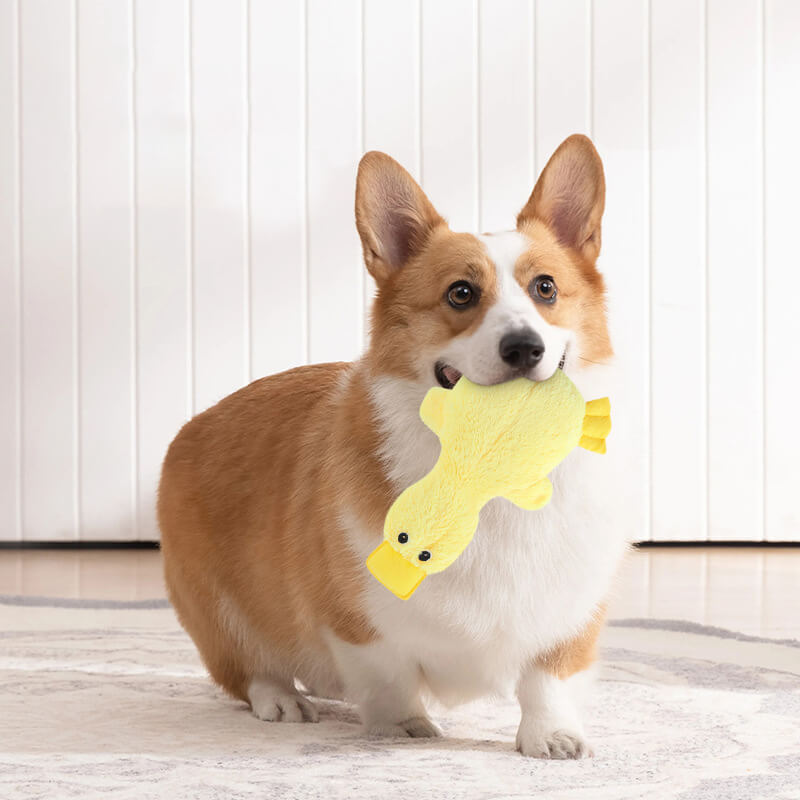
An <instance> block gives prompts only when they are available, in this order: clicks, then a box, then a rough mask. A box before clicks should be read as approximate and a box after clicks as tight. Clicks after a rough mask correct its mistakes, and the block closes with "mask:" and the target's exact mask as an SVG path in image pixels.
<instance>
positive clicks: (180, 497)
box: [158, 363, 392, 699]
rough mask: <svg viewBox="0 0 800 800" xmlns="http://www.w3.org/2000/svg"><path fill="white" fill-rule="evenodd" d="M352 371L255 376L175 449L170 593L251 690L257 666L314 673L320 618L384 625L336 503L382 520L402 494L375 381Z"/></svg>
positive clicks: (169, 486) (206, 643)
mask: <svg viewBox="0 0 800 800" xmlns="http://www.w3.org/2000/svg"><path fill="white" fill-rule="evenodd" d="M351 370H353V367H352V365H349V364H344V363H337V364H319V365H315V366H309V367H300V368H298V369H294V370H290V371H288V372H284V373H281V374H279V375H274V376H271V377H268V378H263V379H261V380H258V381H255V382H254V383H252V384H250V385H249V386H247V387H245V388H244V389H241V390H240V391H238V392H236V393H234V394H232V395H230V396H229V397H226V398H225V399H224V400H222V401H220V402H219V403H218V404H217V405H215V406H213V407H212V408H210V409H208V410H207V411H205V412H203V413H202V414H199V415H198V416H197V417H195V418H194V419H193V420H191V421H190V422H188V423H187V424H186V425H185V426H184V427H183V429H182V430H181V431H180V433H179V434H178V436H177V437H176V438H175V440H174V441H173V443H172V445H171V446H170V448H169V451H168V452H167V456H166V458H165V460H164V466H163V471H162V478H161V485H160V489H159V501H158V517H159V524H160V527H161V531H162V545H161V546H162V549H163V552H164V565H165V576H166V581H167V586H168V589H169V593H170V598H171V600H172V602H173V605H174V606H175V608H176V610H177V612H178V615H179V616H180V619H181V622H182V623H183V625H184V626H185V627H186V629H187V630H188V632H189V633H190V634H191V635H192V637H193V638H194V640H195V642H196V643H197V645H198V648H199V649H200V652H201V655H202V656H203V658H204V660H205V662H206V665H207V666H208V669H209V671H210V672H211V674H212V676H213V677H214V679H215V680H216V681H217V682H219V683H220V684H221V685H222V686H223V687H224V688H225V689H227V690H228V691H229V692H231V693H232V694H233V695H235V696H237V697H241V698H242V699H247V696H246V692H247V686H248V685H249V682H250V680H251V679H252V678H253V677H256V676H259V675H264V674H265V673H266V674H269V675H272V676H276V677H282V678H284V679H285V680H287V681H291V679H292V678H293V677H294V675H295V674H296V673H297V672H298V671H302V664H301V663H300V657H299V653H300V652H304V653H308V652H314V651H316V650H319V651H322V650H323V647H322V643H321V642H319V641H318V640H317V637H318V636H319V632H318V631H319V629H320V626H326V627H328V628H329V629H331V630H332V631H334V632H335V633H336V634H337V636H339V637H340V638H342V639H344V640H345V641H350V642H354V643H362V642H366V641H369V639H370V638H371V636H372V632H371V629H370V626H369V623H368V622H367V620H366V619H365V617H364V616H363V614H362V613H361V611H360V610H359V605H358V602H357V600H358V596H359V594H360V590H361V579H360V578H359V577H358V571H357V564H356V563H355V557H354V556H353V554H352V553H351V552H350V551H349V550H348V549H347V548H346V546H345V543H344V536H343V533H342V531H341V528H340V525H339V521H338V519H337V511H336V509H337V507H339V503H340V502H341V501H342V500H343V499H345V498H346V501H347V503H346V504H347V506H348V507H349V508H352V509H359V510H360V513H361V514H362V515H363V517H364V518H365V520H367V521H376V520H377V521H378V525H377V526H376V527H375V530H376V531H380V519H381V517H382V515H383V514H385V512H386V510H387V509H388V506H389V503H390V502H391V499H392V498H391V494H390V491H389V488H388V486H387V485H386V483H385V480H384V478H383V475H382V472H381V471H380V469H379V465H378V463H377V460H376V458H377V457H376V455H375V453H376V451H377V440H376V439H375V437H376V434H375V431H374V428H373V426H372V420H371V417H370V415H369V413H368V412H367V409H368V407H369V403H368V401H367V399H366V396H365V389H364V387H363V385H362V382H361V380H360V379H359V377H358V375H353V376H352V379H351V380H350V381H349V382H348V386H347V387H346V389H340V388H339V384H340V382H342V380H343V378H344V377H345V376H346V374H347V373H348V372H349V371H351ZM362 393H363V394H362ZM359 395H361V396H359ZM332 461H333V462H335V463H336V464H337V465H338V469H337V470H336V472H337V475H338V476H339V478H340V482H339V483H338V484H337V485H336V486H335V487H334V486H331V485H330V483H329V482H326V477H327V475H328V471H327V470H326V469H325V466H326V465H329V464H330V463H331V462H332ZM285 486H292V487H294V494H293V495H292V496H289V497H287V496H283V495H281V494H280V493H279V492H278V491H277V488H278V487H285ZM366 488H369V491H360V489H361V490H363V489H366ZM334 492H335V495H334ZM365 499H369V500H370V501H371V502H370V504H369V505H366V506H365V504H364V503H365ZM301 527H302V530H300V528H301ZM321 658H323V660H324V657H323V656H321Z"/></svg>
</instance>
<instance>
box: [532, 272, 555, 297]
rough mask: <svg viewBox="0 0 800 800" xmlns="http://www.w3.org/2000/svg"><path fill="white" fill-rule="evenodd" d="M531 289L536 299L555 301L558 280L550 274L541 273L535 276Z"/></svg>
mask: <svg viewBox="0 0 800 800" xmlns="http://www.w3.org/2000/svg"><path fill="white" fill-rule="evenodd" d="M529 291H530V294H531V296H532V297H533V299H534V300H539V301H541V302H542V303H554V302H555V299H556V295H557V294H558V289H556V282H555V281H554V280H553V279H552V278H551V277H550V276H549V275H539V276H538V277H537V278H534V279H533V280H532V281H531V285H530V289H529Z"/></svg>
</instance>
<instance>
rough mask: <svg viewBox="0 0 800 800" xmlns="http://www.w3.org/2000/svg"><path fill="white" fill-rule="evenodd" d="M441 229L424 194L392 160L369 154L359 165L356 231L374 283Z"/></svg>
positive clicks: (395, 268)
mask: <svg viewBox="0 0 800 800" xmlns="http://www.w3.org/2000/svg"><path fill="white" fill-rule="evenodd" d="M444 224H445V222H444V220H443V219H442V218H441V217H440V216H439V215H438V214H437V213H436V209H435V208H434V207H433V206H432V205H431V202H430V200H428V198H427V197H426V196H425V192H423V191H422V189H420V187H419V185H418V184H417V182H416V181H415V180H414V179H413V178H412V177H411V176H410V175H409V174H408V173H407V172H406V171H405V170H404V169H403V168H402V167H401V166H400V165H399V164H398V163H397V162H396V161H395V160H394V159H393V158H390V157H389V156H387V155H386V154H385V153H380V152H378V151H377V150H373V151H371V152H369V153H367V154H366V155H365V156H364V157H363V158H362V159H361V163H360V164H359V165H358V178H357V180H356V227H357V228H358V235H359V236H360V237H361V244H362V246H363V248H364V262H365V264H366V265H367V269H368V270H369V273H370V275H372V277H373V278H375V280H376V281H378V283H381V282H382V281H383V280H385V279H386V278H387V277H388V276H389V275H390V274H391V273H392V272H393V271H394V270H397V269H399V268H400V267H402V266H403V265H404V264H405V263H406V262H407V261H408V260H409V259H410V258H411V257H412V256H414V255H416V254H417V253H418V252H419V251H420V250H421V249H422V248H423V247H424V246H425V243H426V242H427V240H428V238H429V237H430V235H431V233H432V232H433V230H434V229H435V228H436V227H437V226H439V225H444Z"/></svg>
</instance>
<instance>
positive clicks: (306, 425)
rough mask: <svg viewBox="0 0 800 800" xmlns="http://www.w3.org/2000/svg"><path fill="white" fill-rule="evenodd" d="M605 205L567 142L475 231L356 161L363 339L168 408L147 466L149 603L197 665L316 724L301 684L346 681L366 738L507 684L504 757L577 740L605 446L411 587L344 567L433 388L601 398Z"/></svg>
mask: <svg viewBox="0 0 800 800" xmlns="http://www.w3.org/2000/svg"><path fill="white" fill-rule="evenodd" d="M604 203H605V179H604V175H603V166H602V162H601V160H600V157H599V156H598V154H597V152H596V150H595V148H594V146H593V145H592V143H591V141H590V140H589V139H587V138H586V137H584V136H580V135H574V136H571V137H569V138H568V139H566V140H565V141H564V142H563V143H562V144H561V145H560V146H559V147H558V149H557V150H556V151H555V153H554V154H553V156H552V157H551V159H550V161H549V162H548V163H547V165H546V167H545V168H544V170H543V171H542V173H541V175H540V177H539V179H538V181H537V182H536V185H535V187H534V189H533V192H532V194H531V195H530V198H529V199H528V200H527V202H526V203H525V205H524V207H523V208H522V210H521V211H520V212H519V215H518V217H517V221H516V229H515V230H512V231H503V232H500V233H493V234H481V235H477V234H471V233H457V232H454V231H452V230H451V229H450V228H449V227H448V225H447V223H446V222H445V220H444V219H443V218H442V217H441V216H440V215H439V213H438V212H437V211H436V209H435V208H434V207H433V205H432V204H431V202H430V201H429V200H428V198H427V197H426V195H425V194H424V193H423V191H422V189H421V188H420V187H419V185H418V184H417V183H416V182H415V181H414V179H413V178H412V177H411V176H410V175H409V174H408V173H407V172H406V171H405V170H404V169H403V168H402V167H401V166H400V165H399V164H398V163H397V162H395V161H394V160H393V159H391V158H390V157H389V156H387V155H385V154H383V153H379V152H370V153H367V154H366V155H365V156H364V157H363V159H362V160H361V163H360V165H359V168H358V178H357V187H356V205H355V220H356V227H357V229H358V233H359V236H360V238H361V242H362V245H363V251H364V261H365V264H366V268H367V270H368V271H369V273H370V274H371V275H372V276H373V278H374V279H375V282H376V284H377V292H376V296H375V300H374V305H373V308H372V316H371V329H370V343H369V346H368V348H367V351H366V353H365V354H364V355H363V356H362V357H361V358H360V359H359V360H358V361H355V362H353V363H333V364H316V365H312V366H305V367H299V368H297V369H292V370H289V371H288V372H283V373H281V374H279V375H273V376H270V377H266V378H262V379H260V380H257V381H254V382H253V383H251V384H250V385H249V386H246V387H245V388H243V389H241V390H239V391H237V392H235V393H234V394H232V395H230V396H229V397H226V398H225V399H223V400H222V401H220V402H219V403H217V405H215V406H214V407H212V408H210V409H208V410H207V411H204V412H203V413H201V414H199V415H198V416H196V417H195V418H194V419H192V420H191V421H190V422H188V423H187V424H186V425H185V426H184V427H183V429H182V430H181V431H180V433H179V434H178V435H177V437H176V438H175V440H174V441H173V442H172V444H171V446H170V448H169V451H168V452H167V455H166V458H165V460H164V465H163V471H162V477H161V485H160V489H159V497H158V517H159V524H160V527H161V532H162V539H161V547H162V550H163V555H164V565H165V575H166V582H167V586H168V589H169V594H170V598H171V600H172V603H173V605H174V607H175V609H176V611H177V614H178V616H179V618H180V620H181V623H182V624H183V626H184V627H185V628H186V630H187V631H188V632H189V634H190V635H191V636H192V638H193V639H194V641H195V643H196V645H197V647H198V649H199V651H200V654H201V656H202V658H203V660H204V661H205V664H206V665H207V667H208V670H209V672H210V674H211V676H212V677H213V679H214V680H215V681H216V682H217V683H218V684H219V685H220V686H222V687H223V688H224V689H225V690H227V692H229V693H230V694H231V695H233V696H234V697H237V698H240V699H241V700H243V701H245V702H246V703H248V704H249V705H250V707H251V708H252V711H253V713H254V714H255V715H256V716H257V717H259V718H260V719H263V720H267V721H270V722H303V721H306V722H309V721H310V722H316V721H317V720H318V712H317V709H316V706H315V704H314V701H313V699H311V698H313V697H329V698H344V699H347V700H349V701H351V702H353V703H355V704H356V705H357V707H358V710H359V713H360V716H361V719H362V721H363V724H364V727H365V730H366V732H367V733H368V734H370V735H379V736H412V737H426V736H438V735H440V731H439V729H438V728H437V726H436V725H435V724H434V722H433V721H432V720H431V719H430V717H429V715H428V711H427V709H426V701H428V700H431V699H435V700H439V701H441V702H442V703H444V704H446V705H448V704H449V705H452V704H456V703H462V702H465V701H468V700H471V699H474V698H477V697H480V696H485V695H496V694H498V693H503V692H515V693H516V695H517V697H518V699H519V704H520V707H521V721H520V725H519V730H518V733H517V738H516V745H517V749H518V750H519V751H520V752H521V753H522V754H523V755H525V756H532V757H536V758H582V757H586V756H589V755H591V754H592V748H591V745H590V744H589V742H588V741H587V737H586V733H585V730H584V726H583V722H582V715H581V711H580V703H579V702H578V692H577V690H578V689H580V687H581V684H583V683H584V678H585V677H586V676H587V675H589V674H590V673H591V667H592V664H593V661H594V659H595V649H596V640H597V636H598V633H599V631H600V628H601V626H602V622H603V615H604V602H605V598H606V596H607V594H608V592H609V588H610V584H611V581H612V578H613V576H614V573H615V571H616V570H617V567H618V565H619V562H620V559H621V556H622V555H623V553H624V551H625V549H626V547H627V542H626V541H625V539H624V537H623V535H622V534H621V533H620V532H619V530H618V528H616V527H615V526H614V525H613V524H612V522H611V521H610V520H611V517H610V515H609V513H608V511H609V507H610V506H611V505H612V504H613V498H612V497H610V496H609V495H608V494H604V492H603V491H602V490H601V489H600V488H599V486H600V484H599V482H598V476H599V474H600V473H601V472H602V471H603V470H604V469H607V466H606V465H605V464H604V463H603V458H600V457H599V456H597V455H595V454H592V453H588V452H585V451H580V450H576V451H574V452H572V453H571V454H570V455H569V456H567V458H566V459H565V460H564V461H563V462H562V464H561V465H559V467H557V468H556V470H555V471H554V472H553V473H552V474H551V476H550V477H551V481H552V483H553V487H554V491H553V496H552V499H551V501H550V503H549V504H548V505H547V506H545V507H544V508H542V509H540V510H537V511H526V510H523V509H520V508H518V507H517V506H515V505H513V504H512V503H511V502H509V501H508V500H505V499H503V498H496V499H495V500H492V501H490V502H489V503H488V504H487V505H486V506H485V507H484V509H483V510H482V512H481V515H480V520H479V525H478V528H477V530H476V532H475V536H474V538H473V540H472V542H471V544H470V545H469V547H468V548H467V550H466V551H465V552H464V553H463V554H462V555H461V557H460V558H458V559H457V560H456V561H455V562H454V563H453V564H452V565H451V566H450V567H449V568H448V569H447V570H445V571H444V572H440V573H437V574H436V575H432V576H431V577H430V578H429V579H428V580H426V581H425V582H424V584H423V585H421V586H420V588H419V590H418V591H417V592H415V593H414V595H413V596H412V597H411V598H410V599H408V600H405V601H404V600H401V599H399V598H397V597H396V596H394V595H393V594H392V593H391V592H389V591H388V590H387V589H385V588H384V587H383V586H382V585H380V584H379V583H378V582H377V581H376V580H375V579H374V578H373V577H372V576H371V575H370V573H369V572H368V571H367V568H366V565H365V560H366V558H367V556H368V555H369V553H370V552H372V550H374V548H375V547H376V546H377V545H378V544H379V543H380V542H381V541H382V538H383V522H384V517H385V515H386V512H387V510H388V509H389V506H390V505H391V503H392V502H393V500H394V499H395V498H396V497H397V496H398V495H399V494H400V492H401V491H402V490H404V489H405V488H406V487H408V486H409V485H410V484H412V483H414V482H415V481H417V480H419V479H420V478H421V477H422V476H423V475H425V474H426V473H427V472H428V471H429V470H430V469H431V467H432V466H433V465H434V463H435V461H436V458H437V456H438V451H439V441H438V439H437V437H436V435H435V434H434V433H432V432H431V431H430V430H429V429H428V428H427V427H426V426H425V425H424V424H423V422H422V420H421V419H420V416H419V407H420V404H421V402H422V399H423V397H424V396H425V394H426V392H427V391H428V389H430V388H431V387H432V386H437V385H438V386H442V387H444V388H445V389H451V388H452V387H453V386H454V385H455V384H456V382H457V381H458V380H459V379H460V377H461V376H462V375H465V376H467V377H468V378H469V380H470V381H472V382H474V383H478V384H485V385H491V384H497V383H501V382H503V381H507V380H510V379H513V378H518V377H520V376H524V377H526V378H529V379H530V380H532V381H543V380H546V379H547V378H549V377H550V376H551V375H552V374H553V373H554V371H555V370H558V369H563V370H565V371H566V373H567V374H568V375H569V376H570V377H571V379H572V380H573V381H574V382H575V383H576V385H577V386H578V388H579V389H580V390H581V392H582V393H583V394H584V396H587V397H589V396H591V397H596V396H602V394H603V393H604V387H603V383H602V380H603V375H604V374H605V373H604V371H603V370H602V369H598V367H597V366H596V365H597V364H603V363H605V362H607V361H608V360H609V359H610V357H611V355H612V349H611V344H610V341H609V334H608V328H607V322H606V305H605V286H604V282H603V278H602V277H601V275H600V273H599V272H598V271H597V268H596V260H597V257H598V254H599V252H600V229H601V217H602V214H603V207H604ZM299 684H302V687H303V688H302V689H301V688H299Z"/></svg>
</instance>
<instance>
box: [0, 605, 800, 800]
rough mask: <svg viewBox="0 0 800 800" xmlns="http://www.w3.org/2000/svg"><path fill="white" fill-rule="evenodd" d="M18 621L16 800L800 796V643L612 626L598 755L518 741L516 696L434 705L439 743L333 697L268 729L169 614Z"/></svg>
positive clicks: (37, 614) (9, 746)
mask: <svg viewBox="0 0 800 800" xmlns="http://www.w3.org/2000/svg"><path fill="white" fill-rule="evenodd" d="M87 613H97V614H99V613H102V614H103V615H104V616H103V619H99V618H98V619H97V620H96V621H95V620H93V619H88V620H87V618H86V614H87ZM28 622H30V625H29V626H28ZM0 623H3V624H1V625H0V627H2V628H3V630H4V633H2V634H0V709H2V717H1V719H2V731H3V735H2V741H0V797H1V798H3V799H4V800H18V799H21V798H71V797H80V798H91V797H101V796H102V797H114V798H121V799H122V800H127V799H128V798H130V800H142V799H143V798H156V797H165V798H220V799H222V798H225V800H237V799H238V798H250V797H259V798H298V800H314V799H316V798H320V799H321V798H325V800H328V799H329V798H339V797H341V798H355V799H356V800H358V799H359V798H381V800H383V798H386V800H390V799H391V798H401V797H402V798H403V799H404V800H427V799H428V798H437V799H439V800H448V798H477V799H479V800H507V799H508V800H510V798H530V797H547V798H554V800H561V799H563V800H567V798H569V800H581V799H582V798H592V800H596V799H597V798H613V799H614V800H624V799H625V798H640V797H641V798H644V797H647V798H682V799H686V798H726V800H729V799H731V798H747V799H748V800H752V798H770V800H772V799H774V798H777V799H778V800H790V799H794V800H797V798H800V652H799V651H798V649H797V648H796V646H794V644H793V643H780V642H771V641H769V640H763V639H758V638H756V637H744V638H743V639H742V638H737V637H729V636H727V632H723V634H725V635H723V636H720V635H716V634H715V632H714V631H709V630H705V629H702V628H696V627H695V628H686V627H681V626H680V625H678V626H675V625H673V626H672V627H667V628H664V627H662V628H650V627H647V626H642V625H640V626H637V625H635V624H634V623H633V621H631V622H630V624H625V625H623V626H618V627H615V628H610V629H609V630H608V631H606V636H605V642H606V646H605V648H604V665H603V668H602V670H601V674H600V680H599V682H598V685H597V690H596V692H595V693H594V697H593V698H592V704H591V708H590V714H589V725H588V729H589V733H590V737H591V739H592V741H593V743H594V745H595V749H596V751H597V755H596V757H595V758H594V759H591V760H589V761H581V762H545V761H535V760H530V759H525V758H522V757H521V756H520V755H519V754H518V753H516V752H515V751H514V736H515V733H516V727H517V724H518V721H519V710H518V708H517V705H516V703H515V702H513V701H512V700H499V701H493V702H489V701H487V702H479V703H473V704H470V705H469V706H465V707H462V708H458V709H454V710H442V709H434V711H433V716H434V718H435V719H436V720H437V722H439V724H440V725H441V727H442V728H443V730H444V733H445V738H442V739H438V740H411V739H407V740H374V739H368V738H365V737H364V736H362V734H361V732H360V729H359V726H358V718H357V716H356V714H355V713H354V711H353V709H352V708H351V707H350V706H348V705H346V704H344V703H338V702H334V701H324V700H319V701H317V703H318V706H319V708H320V717H321V722H320V724H318V725H275V724H269V723H264V722H260V721H258V720H256V719H255V718H254V717H253V716H252V715H251V714H250V713H249V711H248V710H247V708H246V707H245V706H244V704H242V703H239V702H236V701H234V700H231V699H230V698H227V697H226V696H224V695H223V694H222V693H221V692H220V691H219V690H218V689H216V688H215V687H214V686H213V685H212V684H211V682H210V681H209V680H208V678H207V677H206V674H205V671H204V669H203V667H202V665H201V664H200V661H199V659H198V656H197V653H196V651H195V649H194V646H193V645H192V643H191V641H190V640H189V638H188V637H187V636H186V635H185V634H184V633H183V632H182V631H181V630H180V629H179V628H178V626H177V623H176V622H175V620H174V617H173V616H172V614H171V611H170V610H168V609H163V608H153V607H139V608H137V609H127V610H126V609H119V608H117V609H108V608H106V609H103V610H102V612H100V611H92V612H90V611H87V609H81V608H63V607H62V608H58V609H55V608H54V609H48V608H46V607H44V606H43V605H42V606H39V607H36V608H31V607H29V606H28V607H26V606H22V605H16V606H15V605H6V606H4V607H3V609H2V615H0Z"/></svg>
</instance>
